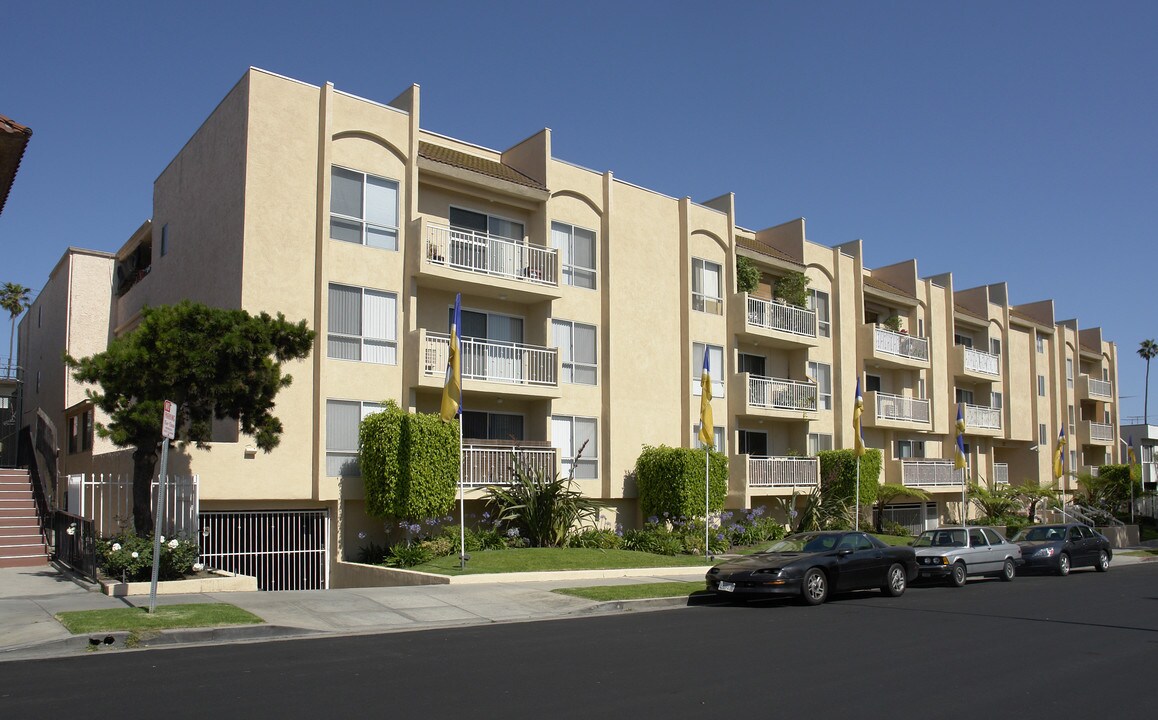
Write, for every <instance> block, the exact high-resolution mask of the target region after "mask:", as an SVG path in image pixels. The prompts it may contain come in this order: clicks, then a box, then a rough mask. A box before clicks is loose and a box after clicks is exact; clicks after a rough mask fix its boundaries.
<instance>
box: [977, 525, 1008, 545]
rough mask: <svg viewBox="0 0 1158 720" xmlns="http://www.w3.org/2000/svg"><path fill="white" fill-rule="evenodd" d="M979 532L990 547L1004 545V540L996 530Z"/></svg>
mask: <svg viewBox="0 0 1158 720" xmlns="http://www.w3.org/2000/svg"><path fill="white" fill-rule="evenodd" d="M981 532H983V533H985V539H986V540H988V541H989V544H990V545H1002V544H1004V543H1005V538H1003V537H1001V535H999V534H998V533H997V531H996V530H990V529H989V528H981Z"/></svg>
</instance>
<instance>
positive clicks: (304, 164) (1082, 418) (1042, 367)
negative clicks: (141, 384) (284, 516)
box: [20, 69, 1118, 560]
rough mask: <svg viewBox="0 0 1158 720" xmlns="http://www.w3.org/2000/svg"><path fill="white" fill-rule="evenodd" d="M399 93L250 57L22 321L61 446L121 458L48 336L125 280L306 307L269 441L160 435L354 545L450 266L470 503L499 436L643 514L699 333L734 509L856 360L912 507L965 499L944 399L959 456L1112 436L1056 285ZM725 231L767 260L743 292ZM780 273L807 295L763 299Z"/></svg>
mask: <svg viewBox="0 0 1158 720" xmlns="http://www.w3.org/2000/svg"><path fill="white" fill-rule="evenodd" d="M420 99H421V92H420V88H419V87H418V86H412V87H410V88H408V89H407V90H405V92H403V93H402V94H401V95H399V96H398V97H397V98H395V99H394V100H392V101H391V102H389V103H386V104H382V103H377V102H373V101H370V100H366V99H363V98H358V97H354V96H351V95H348V94H346V93H343V92H340V91H338V90H336V89H335V88H334V87H333V86H332V85H330V84H327V85H325V86H323V87H316V86H312V85H308V84H305V83H302V82H298V81H295V80H292V79H288V78H285V77H281V76H278V75H274V74H271V73H268V72H265V71H261V70H257V69H251V70H249V71H248V72H246V73H245V75H244V77H243V78H242V79H241V80H240V82H239V83H238V84H237V85H236V86H235V87H234V88H233V89H232V90H231V91H230V92H229V93H228V95H226V97H225V98H224V99H223V100H222V101H221V103H220V104H219V105H218V107H217V108H216V109H215V110H214V111H213V113H212V114H211V115H210V116H209V118H208V119H207V120H206V121H205V123H204V124H203V125H202V126H201V127H200V128H199V129H198V131H197V132H196V133H195V134H194V136H193V137H192V138H191V139H190V140H189V142H188V143H187V144H186V145H185V147H184V148H183V149H182V150H181V151H180V153H178V155H177V156H176V157H175V158H174V159H173V161H172V162H171V163H170V164H169V166H168V167H166V168H165V169H164V171H163V172H162V173H161V175H160V177H159V178H157V180H156V182H155V184H154V202H153V217H152V219H151V220H150V221H148V222H146V223H145V224H144V225H142V226H141V228H139V229H138V230H137V232H135V233H134V234H133V235H132V237H131V238H130V239H129V241H128V242H127V243H126V244H125V245H124V246H123V247H122V248H121V250H119V251H118V252H117V253H115V255H112V256H110V255H106V254H101V253H92V252H89V251H83V250H76V249H70V250H69V251H68V252H66V253H65V257H64V258H63V259H62V261H61V264H60V265H58V267H57V269H56V270H55V271H54V273H53V276H52V277H51V278H50V281H49V283H48V285H47V286H46V289H45V291H44V292H42V293H41V295H40V297H38V298H37V299H36V301H35V302H34V304H33V307H32V309H31V311H30V312H29V313H28V315H27V316H26V318H25V320H24V322H23V323H22V324H21V330H20V333H21V334H20V341H21V342H20V347H21V353H22V363H21V364H22V365H24V366H25V367H28V368H29V372H30V373H36V376H37V377H38V378H42V379H43V380H44V381H46V382H42V381H41V380H38V382H37V383H36V387H35V388H33V387H32V386H31V383H30V386H29V388H28V393H27V398H26V401H25V405H24V406H25V418H24V420H25V424H27V423H28V420H29V415H30V414H34V413H35V411H36V409H37V408H41V409H43V410H44V412H45V413H47V414H48V415H49V416H50V417H52V418H53V419H54V422H56V423H57V425H58V427H62V428H72V427H73V426H72V425H70V423H74V424H75V425H76V428H75V429H76V434H77V436H78V441H77V442H76V443H75V445H73V446H70V447H69V449H68V451H66V452H62V466H63V467H64V468H65V469H66V471H67V472H94V471H103V472H128V469H129V468H130V466H131V463H130V460H129V458H128V454H127V453H126V452H125V451H122V450H118V449H116V448H112V447H110V446H108V445H107V443H104V442H103V441H102V440H101V439H100V438H93V437H92V433H91V424H92V409H91V407H89V406H88V405H87V403H86V401H85V400H84V399H83V389H82V388H79V387H77V386H76V383H75V382H74V381H72V380H70V379H69V377H68V376H67V374H66V373H65V372H64V370H63V368H62V367H61V366H60V363H59V355H60V353H59V352H58V351H59V350H61V349H68V351H69V352H72V353H73V354H74V355H79V354H86V353H89V352H95V351H97V350H99V349H101V347H103V343H104V342H107V339H108V338H111V337H116V336H119V335H121V334H123V333H125V332H128V331H130V330H131V329H132V328H133V327H134V325H135V324H136V322H137V321H138V319H139V316H140V311H141V309H142V308H143V307H145V306H146V305H159V304H166V303H173V302H176V301H178V300H182V299H191V300H194V301H199V302H204V303H206V304H209V305H215V306H221V307H232V308H243V309H246V310H248V311H250V312H260V311H266V312H271V313H273V312H282V313H285V315H286V316H287V317H288V318H290V319H291V320H296V319H299V318H305V319H307V320H308V322H309V324H310V326H311V327H313V328H314V329H316V330H317V332H318V341H317V343H316V345H315V349H314V352H313V354H312V356H311V357H310V358H309V359H308V360H305V361H302V362H297V363H292V364H291V365H290V366H289V367H288V368H287V369H288V372H289V373H290V374H292V375H293V377H294V382H293V384H292V386H291V387H289V388H288V389H286V390H284V391H283V392H282V393H281V394H280V395H279V396H278V402H277V410H276V412H277V414H278V415H279V417H281V419H282V420H283V423H284V425H285V432H284V434H283V437H282V442H281V445H280V446H279V447H278V448H277V449H276V450H275V451H274V452H273V453H270V454H264V453H257V452H255V451H254V449H253V447H252V443H251V442H250V441H248V440H247V438H245V437H244V436H241V435H239V433H238V430H237V427H236V426H235V425H233V426H230V425H229V424H228V423H222V424H221V426H220V427H219V428H217V431H216V432H215V438H214V439H215V442H213V443H212V444H211V448H210V449H208V450H196V449H192V448H190V449H186V450H182V451H180V452H177V453H174V454H172V455H171V459H170V463H171V466H172V467H173V469H174V471H175V472H178V473H192V474H196V475H197V476H198V477H199V479H200V504H201V510H202V511H203V512H205V513H214V512H220V513H224V512H233V513H242V512H282V513H287V512H308V513H314V514H319V515H321V516H322V517H324V518H325V520H326V522H327V524H326V526H325V527H326V528H327V529H326V530H325V531H324V532H323V533H322V534H323V535H324V537H323V538H321V539H320V540H319V542H322V543H324V547H325V548H327V550H326V553H327V556H328V557H329V558H330V559H331V560H333V559H340V558H343V557H348V556H350V555H351V554H352V553H353V552H354V551H356V549H357V548H358V546H359V544H364V541H363V540H362V537H363V536H365V537H369V538H370V539H380V538H381V536H382V533H383V521H382V520H381V519H378V518H372V517H369V516H368V515H367V514H366V512H365V510H364V508H363V502H362V498H363V491H362V486H361V480H360V478H359V477H358V468H357V462H356V457H357V449H358V448H357V427H358V423H359V421H360V419H361V418H362V417H364V416H365V415H366V414H368V413H371V412H374V411H375V410H376V409H378V408H379V407H380V406H381V403H383V402H384V401H386V400H394V401H396V402H398V403H399V404H400V405H401V406H402V407H404V408H408V409H410V410H412V411H418V412H436V411H437V409H438V407H439V402H440V393H441V389H442V383H443V376H444V370H445V365H446V355H447V348H448V334H447V333H448V323H449V312H450V310H451V308H452V306H453V304H454V299H455V295H456V293H461V294H462V308H463V310H462V324H463V328H462V333H463V335H464V336H465V338H466V339H465V340H464V342H463V349H462V363H463V365H462V367H463V405H464V414H463V434H464V462H463V468H464V471H463V479H464V484H465V485H466V487H467V488H468V489H467V499H468V503H470V505H471V506H472V507H468V512H471V510H472V509H476V508H477V509H481V505H480V501H481V498H482V497H483V493H484V490H485V487H486V486H487V485H489V484H493V483H496V482H502V481H503V480H504V479H505V478H506V477H508V475H507V473H508V472H509V467H508V466H509V457H510V453H511V451H512V450H513V449H514V448H516V447H517V448H519V449H520V452H522V453H524V455H525V457H528V458H530V459H532V461H534V462H537V463H541V464H542V465H543V466H545V467H550V468H553V469H557V470H558V471H560V472H568V471H569V470H570V469H571V468H572V467H574V471H575V477H576V478H577V480H578V482H579V484H580V487H581V489H582V491H583V492H584V493H586V494H588V495H590V496H594V497H597V498H600V499H602V500H604V501H606V502H608V503H609V504H610V506H611V508H612V509H611V511H610V513H609V520H610V521H611V522H615V521H619V522H623V523H624V524H625V525H628V526H630V525H634V524H637V523H638V522H639V517H638V510H637V508H636V503H635V494H636V491H635V486H634V481H633V478H632V469H633V467H634V464H635V460H636V458H637V457H638V455H639V453H640V450H641V449H642V447H643V446H644V445H659V444H666V445H671V446H684V447H689V446H694V445H695V444H696V442H697V440H696V435H697V432H698V427H697V422H698V411H699V398H698V394H699V392H700V390H699V374H700V368H701V367H702V363H703V355H704V353H708V354H709V356H710V359H711V372H712V374H713V400H712V404H713V412H714V417H715V422H716V423H717V427H716V428H714V432H715V437H716V445H717V448H718V449H721V450H722V451H724V452H726V453H727V455H728V456H729V461H730V478H729V496H728V504H729V506H730V507H733V508H740V507H749V506H755V505H775V506H776V507H778V508H781V510H782V504H780V503H774V502H773V501H774V500H783V499H785V498H791V497H792V496H793V495H794V494H799V493H807V492H808V491H809V490H810V489H811V488H812V487H815V485H816V484H817V482H818V473H819V470H818V464H817V461H816V458H815V454H816V452H817V451H819V450H825V449H831V448H846V447H851V446H852V435H853V431H852V409H853V403H854V388H855V387H856V384H857V380H858V379H859V380H860V381H861V382H862V385H863V388H864V391H865V392H864V402H865V413H864V418H863V424H864V428H865V430H864V435H865V440H866V443H867V445H868V446H870V447H875V448H880V449H881V450H882V452H883V453H884V459H885V462H884V469H883V478H882V479H883V481H885V482H892V483H903V484H905V485H910V486H913V487H919V488H921V489H923V490H926V491H928V492H930V493H931V496H932V498H933V500H932V501H931V502H927V503H907V504H905V505H903V506H900V507H898V508H896V513H897V514H896V517H898V518H903V519H905V521H906V522H908V523H909V524H917V525H920V526H924V525H929V524H936V523H938V522H942V521H949V520H951V519H953V518H956V517H959V516H960V512H961V508H960V498H961V492H962V481H963V479H962V474H961V473H960V472H955V471H954V470H953V466H952V460H951V458H952V448H953V444H954V442H955V432H956V430H955V422H956V413H957V408H958V403H964V408H965V413H966V427H967V430H966V436H967V449H968V457H969V470H968V472H969V475H970V477H971V478H973V479H976V480H978V481H981V482H985V483H990V484H996V483H1006V482H1009V483H1038V482H1043V483H1044V482H1050V481H1051V480H1052V474H1051V462H1052V453H1053V449H1054V447H1055V444H1056V436H1057V433H1058V430H1059V429H1060V428H1061V427H1063V426H1064V427H1065V428H1066V433H1067V436H1068V437H1069V438H1072V441H1071V443H1070V445H1069V448H1070V457H1069V463H1070V465H1069V467H1073V468H1075V469H1078V468H1081V467H1085V466H1090V465H1096V464H1099V463H1101V462H1106V461H1110V460H1113V459H1116V458H1117V457H1118V455H1117V453H1118V441H1117V436H1116V434H1115V431H1114V428H1116V427H1117V424H1118V419H1117V412H1118V411H1117V402H1116V397H1117V396H1116V392H1117V377H1116V374H1117V356H1116V349H1115V346H1114V344H1113V343H1112V342H1108V341H1106V340H1104V339H1103V338H1102V337H1101V333H1100V332H1099V330H1098V329H1096V328H1094V329H1081V328H1079V326H1078V323H1077V322H1076V321H1074V320H1067V321H1061V322H1059V321H1056V320H1055V318H1054V316H1053V306H1052V302H1051V301H1048V300H1047V301H1042V302H1037V303H1031V304H1026V305H1011V304H1010V303H1009V301H1008V293H1007V289H1006V287H1005V285H1004V284H994V285H988V286H982V287H977V288H967V289H957V288H956V287H955V286H954V282H953V277H952V275H951V274H943V275H936V276H932V277H921V276H920V274H919V273H918V271H917V264H916V261H915V260H909V261H905V262H901V263H897V264H894V265H890V266H887V267H879V268H868V267H865V266H864V263H863V253H862V246H861V243H860V241H857V242H852V243H846V244H842V245H838V246H836V247H829V246H825V245H822V244H818V243H816V242H813V241H811V240H809V239H808V238H807V235H806V229H805V223H804V220H802V219H799V220H793V221H790V222H787V223H784V224H782V225H778V226H775V227H772V228H767V229H764V230H758V231H753V230H748V229H745V228H742V227H740V226H738V225H737V223H736V217H735V216H736V210H735V198H734V197H733V196H732V195H731V194H725V195H722V196H720V197H717V198H714V199H710V200H707V201H704V202H693V201H692V200H690V199H688V198H672V197H668V196H665V195H662V194H660V193H657V192H654V191H652V190H648V189H646V188H642V187H639V186H636V185H633V184H631V183H628V182H624V181H622V180H619V179H617V178H616V177H615V176H614V175H613V174H612V173H611V172H609V171H594V170H589V169H586V168H583V167H580V166H577V165H574V164H571V163H569V162H566V161H563V160H560V159H557V158H555V157H554V156H553V154H552V152H551V131H550V130H546V129H545V130H542V131H541V132H538V133H536V134H534V135H532V136H531V137H528V138H527V139H525V140H523V141H522V142H519V143H517V144H515V145H513V146H512V147H510V148H507V149H505V150H502V151H497V150H493V149H488V148H483V147H479V146H477V145H473V144H471V143H469V142H466V141H463V140H458V139H454V138H449V137H445V136H442V135H439V134H437V133H433V132H430V131H428V130H424V129H423V128H422V127H421V125H420V109H421V103H420ZM741 256H743V257H746V258H748V259H749V260H751V261H752V262H753V263H755V264H756V266H757V267H758V268H759V270H760V273H761V280H760V282H759V283H758V284H757V286H756V287H755V288H753V289H752V290H751V291H750V292H740V291H739V290H738V285H737V273H736V262H737V258H738V257H741ZM799 274H803V275H804V276H805V277H807V278H808V287H807V292H808V301H807V302H806V303H805V305H804V307H797V306H794V305H790V304H787V303H784V302H781V301H779V300H778V299H777V298H776V297H775V295H776V292H775V288H776V287H777V283H778V282H781V281H783V280H784V279H785V278H791V277H796V276H798V275H799ZM43 317H50V318H52V320H51V322H50V323H48V324H45V325H42V324H41V322H40V318H43ZM78 338H84V341H83V342H78ZM86 417H87V418H88V419H86ZM99 419H100V418H99V417H97V418H96V420H98V421H99ZM86 428H89V429H86ZM69 432H70V433H71V432H72V430H69ZM580 447H583V448H584V450H583V453H582V455H581V456H578V455H577V453H578V450H579V448H580ZM906 513H907V515H906Z"/></svg>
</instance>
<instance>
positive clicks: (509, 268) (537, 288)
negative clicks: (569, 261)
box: [418, 218, 561, 302]
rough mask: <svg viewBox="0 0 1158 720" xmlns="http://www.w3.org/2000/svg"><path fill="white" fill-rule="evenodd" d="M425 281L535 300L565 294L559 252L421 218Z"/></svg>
mask: <svg viewBox="0 0 1158 720" xmlns="http://www.w3.org/2000/svg"><path fill="white" fill-rule="evenodd" d="M418 225H419V228H420V229H419V233H420V235H419V237H421V238H422V239H423V243H422V253H421V257H420V263H419V274H420V275H421V277H422V280H423V283H424V284H427V285H430V286H431V287H439V288H442V289H445V290H453V291H467V292H470V293H471V294H472V295H483V296H486V297H497V298H499V299H503V300H506V299H511V300H515V301H519V302H536V301H540V300H549V299H554V298H557V297H561V295H560V293H559V252H558V251H557V250H555V249H554V248H549V247H542V246H540V245H532V244H530V243H525V242H518V241H515V240H511V239H510V238H504V237H500V236H497V235H489V234H487V233H481V232H476V231H473V230H461V229H459V228H452V227H449V226H447V225H439V224H436V223H431V222H428V221H427V220H426V218H422V219H420V220H419V222H418Z"/></svg>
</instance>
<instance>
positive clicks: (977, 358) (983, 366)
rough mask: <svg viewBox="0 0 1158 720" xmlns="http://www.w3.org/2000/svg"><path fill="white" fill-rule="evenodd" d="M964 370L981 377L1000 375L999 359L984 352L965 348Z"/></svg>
mask: <svg viewBox="0 0 1158 720" xmlns="http://www.w3.org/2000/svg"><path fill="white" fill-rule="evenodd" d="M965 369H966V370H968V371H969V372H975V373H981V374H983V375H1000V374H1001V370H1000V358H999V357H998V356H997V355H994V354H993V353H987V352H985V351H984V350H974V349H973V348H971V347H967V348H965Z"/></svg>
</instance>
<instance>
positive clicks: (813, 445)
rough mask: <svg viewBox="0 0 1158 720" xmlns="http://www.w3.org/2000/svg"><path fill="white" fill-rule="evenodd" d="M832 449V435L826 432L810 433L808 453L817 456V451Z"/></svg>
mask: <svg viewBox="0 0 1158 720" xmlns="http://www.w3.org/2000/svg"><path fill="white" fill-rule="evenodd" d="M831 449H832V436H831V435H828V434H825V433H808V454H809V455H810V456H815V455H816V454H817V453H821V452H824V451H825V450H831Z"/></svg>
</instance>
